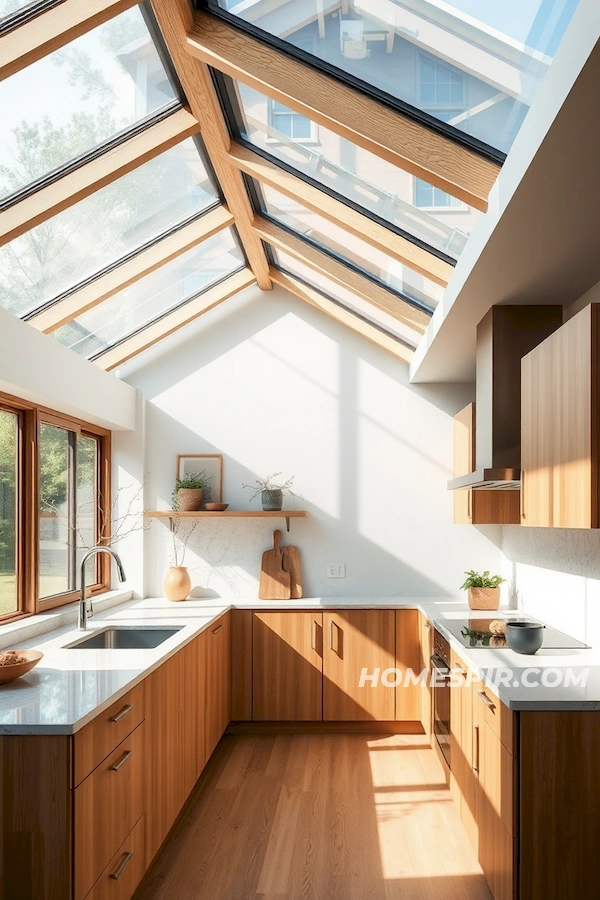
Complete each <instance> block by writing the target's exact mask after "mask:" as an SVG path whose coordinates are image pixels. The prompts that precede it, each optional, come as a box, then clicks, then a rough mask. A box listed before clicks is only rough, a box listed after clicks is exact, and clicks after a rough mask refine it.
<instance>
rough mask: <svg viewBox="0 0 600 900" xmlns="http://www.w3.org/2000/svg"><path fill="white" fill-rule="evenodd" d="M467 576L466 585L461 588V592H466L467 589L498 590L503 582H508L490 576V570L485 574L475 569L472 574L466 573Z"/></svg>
mask: <svg viewBox="0 0 600 900" xmlns="http://www.w3.org/2000/svg"><path fill="white" fill-rule="evenodd" d="M465 575H466V576H467V577H466V579H465V583H464V584H463V585H462V586H461V591H466V590H467V588H472V587H473V588H496V587H500V585H501V584H502V582H503V581H506V579H505V578H501V577H500V576H499V575H490V573H489V571H488V569H486V570H485V572H475V570H474V569H471V570H470V572H465Z"/></svg>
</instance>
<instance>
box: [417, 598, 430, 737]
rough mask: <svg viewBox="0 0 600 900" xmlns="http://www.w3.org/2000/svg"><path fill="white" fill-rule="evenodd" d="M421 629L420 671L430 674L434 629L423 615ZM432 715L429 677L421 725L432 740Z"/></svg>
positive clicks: (423, 701)
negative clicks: (425, 670) (424, 670)
mask: <svg viewBox="0 0 600 900" xmlns="http://www.w3.org/2000/svg"><path fill="white" fill-rule="evenodd" d="M419 629H420V634H421V647H420V650H421V659H420V663H419V665H420V668H419V671H423V669H427V672H430V671H431V654H432V652H433V627H432V625H431V622H430V621H429V620H428V618H427V616H424V615H423V613H420V615H419ZM432 714H433V705H432V696H431V684H430V681H429V677H428V678H427V684H426V686H425V688H424V689H423V690H422V691H421V724H422V726H423V729H424V731H425V734H426V735H427V737H429V738H431V731H432V721H431V720H432Z"/></svg>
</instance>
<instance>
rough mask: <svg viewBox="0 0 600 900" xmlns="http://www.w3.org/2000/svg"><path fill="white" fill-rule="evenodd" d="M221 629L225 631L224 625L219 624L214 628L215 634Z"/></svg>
mask: <svg viewBox="0 0 600 900" xmlns="http://www.w3.org/2000/svg"><path fill="white" fill-rule="evenodd" d="M220 631H223V626H222V625H217V627H216V628H213V634H218V633H219V632H220Z"/></svg>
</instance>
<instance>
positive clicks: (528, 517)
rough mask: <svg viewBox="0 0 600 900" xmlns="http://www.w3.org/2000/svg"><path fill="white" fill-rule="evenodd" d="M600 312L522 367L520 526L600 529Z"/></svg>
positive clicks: (583, 317)
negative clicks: (599, 479) (599, 465)
mask: <svg viewBox="0 0 600 900" xmlns="http://www.w3.org/2000/svg"><path fill="white" fill-rule="evenodd" d="M599 322H600V306H599V305H598V304H595V303H592V304H591V305H590V306H587V307H586V308H585V309H583V310H582V311H581V312H580V313H578V314H577V315H576V316H574V317H573V318H572V319H570V320H569V321H568V322H566V323H565V324H564V325H563V326H562V327H561V328H560V329H558V331H556V332H555V333H554V334H552V335H551V336H550V337H549V338H547V339H546V340H545V341H544V342H543V343H542V344H540V345H539V346H538V347H536V348H535V350H532V352H531V353H529V354H528V355H527V356H525V357H524V359H523V361H522V423H523V427H522V448H521V465H522V489H521V524H522V525H528V526H530V527H537V528H544V527H547V528H548V527H554V528H598V527H599V526H600V509H599V505H600V504H599V498H598V477H599V474H600V473H599V471H598V431H599V425H600V415H599V405H598V404H599V396H598V394H599V387H600V382H599V377H600V372H599V356H600V353H599V342H600V325H599Z"/></svg>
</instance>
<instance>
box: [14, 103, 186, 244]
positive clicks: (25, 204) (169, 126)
mask: <svg viewBox="0 0 600 900" xmlns="http://www.w3.org/2000/svg"><path fill="white" fill-rule="evenodd" d="M198 130H199V125H198V120H197V119H196V118H195V117H194V116H193V115H192V114H191V112H190V111H189V110H188V109H180V110H177V112H174V113H172V115H170V116H167V118H166V119H162V120H161V121H160V122H157V123H156V124H155V125H151V126H150V127H149V128H146V129H145V131H141V132H139V133H138V134H136V135H134V136H133V137H131V138H129V139H128V140H126V141H124V142H123V143H122V144H119V146H118V147H114V148H113V149H112V150H108V151H107V152H106V153H103V154H102V155H101V156H98V157H96V159H93V160H92V161H91V162H88V163H85V164H84V165H82V166H80V167H79V168H78V169H75V170H74V171H72V172H69V173H68V174H67V175H63V176H62V178H59V179H57V181H54V182H52V183H51V184H49V185H47V187H44V188H41V189H40V190H39V191H36V192H35V193H34V194H30V195H29V196H27V197H25V198H24V199H23V200H21V201H19V202H18V203H15V204H14V205H13V206H9V207H8V208H7V209H5V210H4V212H1V213H0V246H2V245H3V244H7V243H8V242H9V241H12V240H14V239H15V238H16V237H19V235H21V234H23V233H24V232H26V231H29V230H30V229H31V228H34V227H35V226H36V225H40V224H41V223H42V222H45V221H46V220H47V219H50V218H51V217H52V216H54V215H56V214H57V213H59V212H62V210H63V209H67V207H69V206H72V205H73V204H74V203H77V201H78V200H83V199H84V198H85V197H89V195H90V194H93V193H94V191H97V190H98V189H99V188H102V187H105V186H106V185H107V184H111V182H113V181H116V180H117V178H120V177H121V176H122V175H126V174H127V173H128V172H131V171H132V170H133V169H136V168H137V167H138V166H141V165H142V163H145V162H148V160H150V159H153V158H154V157H155V156H158V155H159V154H161V153H164V152H165V150H168V149H169V148H171V147H174V146H175V144H179V143H180V141H183V140H185V138H188V137H190V136H191V135H192V134H195V133H196V132H197V131H198Z"/></svg>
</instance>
